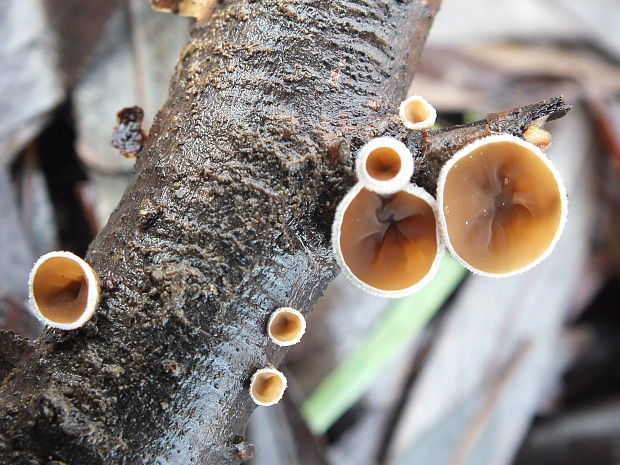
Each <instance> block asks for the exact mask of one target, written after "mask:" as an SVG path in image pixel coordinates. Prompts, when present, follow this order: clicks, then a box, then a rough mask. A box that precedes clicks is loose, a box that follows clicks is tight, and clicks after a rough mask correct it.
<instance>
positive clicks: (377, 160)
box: [355, 137, 413, 195]
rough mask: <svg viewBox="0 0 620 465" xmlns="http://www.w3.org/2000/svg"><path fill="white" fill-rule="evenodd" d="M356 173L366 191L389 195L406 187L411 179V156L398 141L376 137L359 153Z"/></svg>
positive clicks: (391, 138)
mask: <svg viewBox="0 0 620 465" xmlns="http://www.w3.org/2000/svg"><path fill="white" fill-rule="evenodd" d="M355 170H356V172H357V177H358V179H359V181H360V182H361V183H362V184H363V185H364V187H365V188H366V189H368V190H370V191H373V192H376V193H377V194H381V195H390V194H394V193H395V192H398V191H399V190H401V189H402V188H403V187H404V186H406V185H407V184H408V183H409V181H410V179H411V176H412V175H413V156H412V155H411V152H410V151H409V149H408V148H407V147H406V146H405V144H403V143H402V142H400V141H399V140H396V139H394V138H393V137H377V138H376V139H372V140H371V141H370V142H368V143H366V144H365V145H364V146H363V147H362V148H361V149H360V151H359V153H358V155H357V160H356V165H355Z"/></svg>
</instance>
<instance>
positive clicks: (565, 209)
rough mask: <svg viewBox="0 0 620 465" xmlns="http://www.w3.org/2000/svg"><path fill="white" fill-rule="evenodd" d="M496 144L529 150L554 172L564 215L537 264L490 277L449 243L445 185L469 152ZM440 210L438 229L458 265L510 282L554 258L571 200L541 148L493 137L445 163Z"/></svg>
mask: <svg viewBox="0 0 620 465" xmlns="http://www.w3.org/2000/svg"><path fill="white" fill-rule="evenodd" d="M496 142H513V143H515V144H517V145H519V146H520V147H523V148H525V149H527V150H529V151H530V152H532V153H533V154H534V155H536V156H537V157H538V158H540V159H541V160H542V161H543V163H544V164H545V166H546V167H547V168H549V171H551V174H553V178H554V179H555V181H556V183H557V185H558V191H559V193H560V202H561V213H560V222H559V224H558V229H557V231H556V232H555V235H554V237H553V239H552V240H551V242H550V243H549V246H548V247H547V249H545V251H544V252H543V253H542V254H540V255H539V256H538V258H537V259H536V260H534V261H532V262H530V263H528V264H527V265H526V266H524V267H521V268H519V269H517V270H514V271H510V272H508V273H489V272H486V271H482V270H479V269H478V268H475V267H473V266H472V265H470V264H469V263H467V262H466V261H464V260H463V259H462V258H461V257H460V255H459V254H458V253H456V251H455V250H454V247H452V243H451V242H450V237H449V235H448V225H447V222H446V217H445V215H444V211H443V202H444V198H443V197H444V188H445V185H446V178H447V177H448V172H449V171H450V169H452V167H453V166H454V165H455V164H456V163H457V162H458V161H459V160H460V159H462V158H464V157H466V156H467V155H468V154H469V153H470V152H472V151H474V150H477V149H479V148H480V147H482V146H484V145H487V144H492V143H496ZM437 210H438V213H439V216H438V220H439V227H440V229H441V235H442V238H443V242H444V244H445V245H446V247H447V248H448V251H449V252H450V254H452V256H453V257H454V259H455V260H456V261H457V262H459V263H460V264H461V265H463V266H464V267H465V268H467V269H468V270H469V271H471V272H472V273H475V274H478V275H481V276H486V277H489V278H508V277H510V276H514V275H517V274H519V273H523V272H524V271H528V270H531V269H532V268H534V267H535V266H536V265H538V264H539V263H540V262H542V261H543V260H544V259H545V258H547V257H548V256H549V255H550V254H551V252H553V248H554V247H555V245H556V244H557V242H558V240H559V239H560V236H561V235H562V232H563V231H564V225H565V224H566V216H567V214H568V198H567V195H566V187H565V186H564V181H562V176H561V175H560V172H559V171H558V170H557V169H556V167H555V166H554V165H553V163H552V162H551V160H549V159H548V158H547V156H546V155H545V154H544V153H543V152H542V150H541V149H540V148H538V147H537V146H535V145H534V144H531V143H529V142H527V141H525V140H523V139H521V138H520V137H517V136H513V135H512V134H494V135H492V136H487V137H483V138H481V139H478V140H476V141H474V142H472V143H470V144H468V145H466V146H465V147H463V148H462V149H461V150H459V151H458V152H456V153H455V154H454V156H453V157H452V158H451V159H450V160H449V161H448V162H446V164H445V165H444V166H443V167H442V169H441V171H440V173H439V177H438V178H437Z"/></svg>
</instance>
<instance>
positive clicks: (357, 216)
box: [332, 183, 443, 298]
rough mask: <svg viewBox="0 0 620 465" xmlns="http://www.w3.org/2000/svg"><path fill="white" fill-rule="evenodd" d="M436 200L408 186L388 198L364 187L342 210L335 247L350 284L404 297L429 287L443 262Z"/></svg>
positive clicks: (338, 213) (359, 187) (348, 197)
mask: <svg viewBox="0 0 620 465" xmlns="http://www.w3.org/2000/svg"><path fill="white" fill-rule="evenodd" d="M435 206H436V204H435V200H434V199H433V197H431V195H430V194H428V193H427V192H426V191H425V190H424V189H422V188H420V187H417V186H414V185H411V184H410V185H408V186H406V187H405V188H404V189H403V190H402V191H399V192H397V193H396V194H394V195H392V196H389V197H383V196H381V195H378V194H377V193H374V192H371V191H369V190H368V189H366V188H364V186H363V185H362V184H361V183H358V184H356V185H355V186H354V187H353V189H351V191H350V192H349V193H348V194H347V195H346V196H345V198H344V199H343V200H342V202H341V203H340V205H339V206H338V209H337V210H336V217H335V220H334V226H333V230H332V247H333V249H334V252H335V255H336V258H337V260H338V262H339V264H340V266H341V267H342V269H343V271H344V272H345V274H346V276H347V277H348V278H349V280H350V281H351V282H352V283H353V284H355V285H356V286H358V287H360V288H361V289H363V290H364V291H366V292H369V293H371V294H376V295H380V296H384V297H394V298H395V297H402V296H405V295H409V294H412V293H414V292H416V291H418V290H419V289H421V288H422V287H423V286H425V285H426V284H427V283H428V282H429V281H430V280H431V279H432V278H433V276H434V275H435V273H436V272H437V268H438V266H439V263H440V261H441V257H442V256H443V246H442V244H441V240H440V235H439V228H438V226H437V220H436V212H435Z"/></svg>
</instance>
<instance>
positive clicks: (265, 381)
mask: <svg viewBox="0 0 620 465" xmlns="http://www.w3.org/2000/svg"><path fill="white" fill-rule="evenodd" d="M283 390H284V383H283V382H282V380H281V379H280V377H279V376H277V375H276V374H274V373H268V372H265V373H257V374H256V376H255V378H254V381H253V383H252V395H253V396H254V398H255V399H257V400H258V401H259V402H263V403H270V402H273V401H274V400H276V399H279V398H280V396H281V395H282V391H283Z"/></svg>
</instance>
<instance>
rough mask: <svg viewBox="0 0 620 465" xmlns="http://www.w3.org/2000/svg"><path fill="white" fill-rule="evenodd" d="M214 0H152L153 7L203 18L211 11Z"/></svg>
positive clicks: (167, 11)
mask: <svg viewBox="0 0 620 465" xmlns="http://www.w3.org/2000/svg"><path fill="white" fill-rule="evenodd" d="M213 1H214V0H151V8H153V10H155V11H160V12H163V13H174V14H177V15H179V16H189V17H192V18H196V19H198V20H201V19H203V18H205V17H206V16H207V15H208V14H209V12H210V11H211V6H212V4H213Z"/></svg>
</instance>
